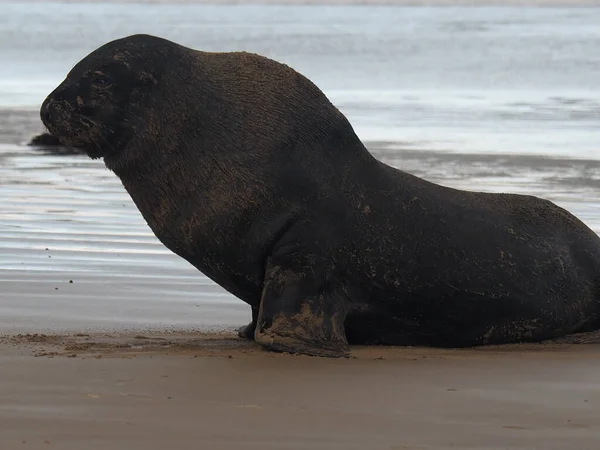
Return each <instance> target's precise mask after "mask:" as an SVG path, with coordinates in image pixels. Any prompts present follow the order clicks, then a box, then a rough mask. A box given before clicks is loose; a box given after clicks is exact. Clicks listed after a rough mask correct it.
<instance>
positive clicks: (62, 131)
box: [40, 95, 102, 158]
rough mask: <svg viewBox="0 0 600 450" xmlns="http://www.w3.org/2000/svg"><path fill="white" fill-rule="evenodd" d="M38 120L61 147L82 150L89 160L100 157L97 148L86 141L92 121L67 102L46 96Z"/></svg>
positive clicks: (91, 127)
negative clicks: (57, 140)
mask: <svg viewBox="0 0 600 450" xmlns="http://www.w3.org/2000/svg"><path fill="white" fill-rule="evenodd" d="M40 118H41V119H42V122H43V124H44V125H45V126H46V128H47V129H48V131H49V132H50V134H52V135H53V136H54V137H56V138H57V139H59V140H60V142H61V143H62V144H63V145H65V146H67V147H72V148H77V149H80V150H83V151H85V152H86V153H87V154H88V155H89V156H90V157H91V158H99V157H101V156H102V155H101V154H100V151H99V149H98V148H96V147H97V146H95V145H93V143H92V142H90V141H89V139H87V137H89V136H91V135H92V134H93V133H91V131H92V129H93V125H94V123H93V121H91V120H88V119H87V118H86V117H84V116H83V115H81V114H79V113H78V112H77V110H76V108H74V107H73V105H71V104H70V103H69V102H68V101H65V100H57V99H55V98H53V97H52V95H50V96H48V98H47V99H46V100H45V101H44V103H42V106H41V108H40Z"/></svg>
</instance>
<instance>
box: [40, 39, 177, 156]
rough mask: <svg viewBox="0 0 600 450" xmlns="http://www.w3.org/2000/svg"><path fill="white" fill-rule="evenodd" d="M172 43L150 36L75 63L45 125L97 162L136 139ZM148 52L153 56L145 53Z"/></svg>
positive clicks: (48, 106) (52, 99)
mask: <svg viewBox="0 0 600 450" xmlns="http://www.w3.org/2000/svg"><path fill="white" fill-rule="evenodd" d="M171 45H172V44H171V43H170V42H168V41H166V40H163V39H160V38H155V37H153V36H148V35H135V36H130V37H128V38H126V39H119V40H116V41H112V42H109V43H108V44H106V45H103V46H102V47H100V48H98V49H97V50H95V51H93V52H92V53H90V54H89V55H88V56H87V57H85V58H84V59H83V60H81V61H80V62H79V63H78V64H77V65H75V67H73V69H72V70H71V71H70V72H69V74H68V75H67V77H66V79H65V80H64V81H63V82H62V83H61V84H60V85H59V86H58V87H57V88H56V89H55V90H54V91H53V92H52V93H51V94H50V95H49V96H48V97H47V98H46V100H45V101H44V102H43V104H42V107H41V109H40V116H41V119H42V122H43V123H44V125H45V126H46V127H47V128H48V130H49V131H50V132H51V133H52V134H53V135H54V136H56V137H57V138H59V139H60V140H61V142H63V143H64V144H65V145H67V146H70V147H76V148H79V149H81V150H83V151H85V152H86V153H87V154H88V155H89V156H90V157H92V158H101V157H104V156H108V155H110V154H112V153H114V152H117V151H118V150H119V149H121V148H123V146H124V145H126V144H127V142H128V141H129V140H130V139H131V137H132V136H133V135H134V133H135V129H136V126H137V125H138V123H137V122H139V120H141V117H140V113H141V112H142V111H143V103H144V98H148V97H149V96H150V94H151V93H152V90H153V88H154V87H155V86H156V84H157V83H158V79H159V78H160V74H158V73H157V68H160V67H161V65H160V64H159V63H158V60H159V59H160V56H161V54H162V55H164V53H165V52H170V51H171V49H170V48H169V47H170V46H171ZM148 48H152V52H150V53H149V54H148V53H146V54H145V53H144V51H143V50H144V49H148ZM161 50H162V51H161ZM141 55H143V56H144V57H140V56H141ZM149 56H152V57H149Z"/></svg>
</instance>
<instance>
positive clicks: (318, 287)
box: [40, 35, 600, 357]
mask: <svg viewBox="0 0 600 450" xmlns="http://www.w3.org/2000/svg"><path fill="white" fill-rule="evenodd" d="M40 113H41V118H42V120H43V122H44V124H45V125H46V126H47V127H48V130H50V132H51V133H52V135H54V136H56V137H58V138H59V139H60V141H61V142H63V143H64V144H65V145H69V146H72V147H76V148H79V149H82V150H83V151H85V152H86V153H87V154H88V155H89V156H90V157H91V158H103V159H104V162H105V164H106V167H108V168H109V169H110V170H112V171H113V172H114V173H115V174H116V175H117V176H118V177H119V178H120V179H121V182H122V183H123V185H124V187H125V189H126V190H127V192H128V193H129V194H130V195H131V198H132V199H133V201H134V202H135V204H136V205H137V207H138V209H139V210H140V212H141V214H142V215H143V217H144V219H145V220H146V222H147V223H148V225H149V226H150V228H151V229H152V231H153V232H154V233H155V235H156V236H157V237H158V239H159V240H160V241H161V242H162V243H163V244H164V245H165V246H166V247H167V248H169V249H170V250H171V251H173V252H174V253H176V254H177V255H179V256H181V257H182V258H185V259H186V260H187V261H189V262H190V263H191V264H192V265H194V266H195V267H196V268H198V269H199V270H200V271H201V272H203V273H204V274H206V275H207V276H208V277H210V278H211V279H212V280H214V281H215V282H216V283H217V284H219V285H220V286H222V287H223V288H224V289H226V290H228V291H229V292H231V293H232V294H233V295H235V296H237V297H239V298H240V299H241V300H243V301H244V302H246V303H247V304H248V305H250V307H251V310H252V322H251V323H250V325H249V326H248V327H246V329H245V330H244V331H243V333H242V334H244V335H246V336H248V337H253V338H254V339H255V340H256V341H258V342H259V343H260V344H262V345H263V346H265V347H267V348H268V349H271V350H275V351H285V352H292V353H301V354H307V355H317V356H329V357H340V356H346V355H348V352H349V347H348V344H369V345H370V344H373V345H375V344H381V345H391V344H393V345H422V346H441V347H464V346H477V345H483V344H501V343H515V342H525V341H530V342H532V341H541V340H546V339H551V338H556V337H561V336H565V335H568V334H572V333H576V332H582V331H592V330H596V329H598V328H600V238H599V237H598V236H597V235H596V234H595V233H594V232H593V231H592V230H590V229H589V228H588V227H587V226H586V225H584V224H583V223H582V222H581V221H580V220H578V219H577V218H576V217H574V216H573V215H572V214H570V213H569V212H567V211H566V210H564V209H562V208H560V207H558V206H556V205H555V204H553V203H551V202H550V201H547V200H543V199H540V198H536V197H532V196H527V195H514V194H501V193H499V194H492V193H480V192H470V191H462V190H456V189H451V188H448V187H444V186H440V185H436V184H434V183H431V182H428V181H426V180H423V179H420V178H418V177H415V176H413V175H411V174H409V173H406V172H403V171H401V170H398V169H396V168H393V167H390V166H387V165H385V164H383V163H382V162H380V161H378V160H377V159H376V158H375V157H374V156H372V155H371V154H370V153H369V152H368V151H367V149H366V148H365V146H364V145H363V144H362V143H361V141H360V140H359V138H358V137H357V136H356V134H355V132H354V131H353V128H352V126H351V125H350V123H349V122H348V120H347V119H346V118H345V117H344V115H342V113H341V112H340V111H338V110H337V109H336V108H335V107H334V106H333V105H332V104H331V103H330V101H329V100H328V99H327V97H326V96H325V95H324V94H323V92H322V91H321V90H319V88H317V87H316V86H315V85H314V84H313V83H312V82H311V81H309V80H308V79H307V78H305V77H304V76H302V75H301V74H299V73H298V72H296V71H294V70H293V69H291V68H290V67H288V66H286V65H284V64H280V63H278V62H275V61H273V60H270V59H268V58H265V57H262V56H259V55H255V54H250V53H245V52H232V53H207V52H202V51H197V50H193V49H190V48H187V47H184V46H181V45H178V44H177V43H174V42H170V41H168V40H165V39H161V38H158V37H154V36H149V35H134V36H129V37H125V38H122V39H118V40H115V41H112V42H109V43H107V44H105V45H103V46H101V47H100V48H98V49H97V50H95V51H93V52H92V53H90V54H89V55H88V56H86V57H85V58H84V59H83V60H81V61H80V62H79V63H78V64H77V65H75V66H74V67H73V69H72V70H71V71H70V72H69V74H68V75H67V77H66V79H65V80H64V81H63V82H62V84H60V86H58V87H57V88H56V90H54V91H53V92H52V93H51V94H50V95H49V96H48V98H47V99H46V100H45V101H44V103H43V105H42V107H41V111H40Z"/></svg>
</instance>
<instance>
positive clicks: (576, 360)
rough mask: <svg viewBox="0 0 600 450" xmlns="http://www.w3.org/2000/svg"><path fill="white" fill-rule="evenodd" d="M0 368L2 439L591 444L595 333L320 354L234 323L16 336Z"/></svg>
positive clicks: (253, 444)
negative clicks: (552, 339)
mask: <svg viewBox="0 0 600 450" xmlns="http://www.w3.org/2000/svg"><path fill="white" fill-rule="evenodd" d="M596 337H597V336H596ZM593 340H594V339H588V341H593ZM0 367H2V376H1V377H0V435H1V436H2V446H1V448H2V449H3V450H12V449H17V448H18V449H26V448H28V449H33V448H43V449H50V448H58V449H64V450H69V449H77V450H80V449H86V450H87V449H89V450H94V449H112V450H119V449H127V450H132V449H165V448H177V449H199V448H207V449H238V448H244V449H306V448H310V449H361V450H362V449H450V448H452V449H456V448H460V449H531V450H533V449H547V450H551V449H590V450H592V449H597V448H598V443H599V442H600V382H599V381H598V380H599V378H598V373H599V372H600V345H595V344H588V345H568V344H551V345H548V344H545V345H528V346H510V347H496V348H485V349H477V350H460V351H458V350H434V349H414V348H353V349H352V358H350V359H344V360H328V359H321V358H310V357H303V356H300V357H296V356H290V355H285V354H274V353H267V352H264V351H262V350H260V349H259V348H258V347H257V346H255V345H254V344H251V343H247V342H243V341H240V340H238V339H236V338H234V337H233V336H231V335H202V334H196V335H191V334H190V335H175V334H154V335H143V336H142V335H138V336H134V335H131V336H126V335H118V336H117V335H71V336H45V335H21V336H13V337H10V338H8V337H7V338H4V339H3V340H2V343H0Z"/></svg>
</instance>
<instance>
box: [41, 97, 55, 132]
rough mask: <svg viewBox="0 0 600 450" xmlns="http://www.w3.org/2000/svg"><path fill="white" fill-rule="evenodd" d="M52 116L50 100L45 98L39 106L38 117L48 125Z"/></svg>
mask: <svg viewBox="0 0 600 450" xmlns="http://www.w3.org/2000/svg"><path fill="white" fill-rule="evenodd" d="M52 117H53V114H52V101H51V100H48V99H46V101H45V102H44V103H43V104H42V107H41V108H40V118H41V119H42V122H43V123H44V125H46V126H48V124H50V123H52Z"/></svg>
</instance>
